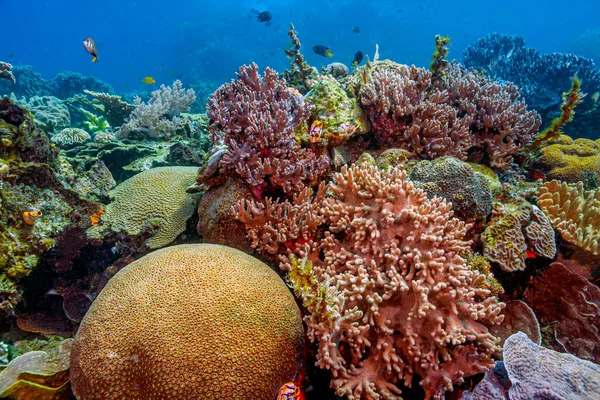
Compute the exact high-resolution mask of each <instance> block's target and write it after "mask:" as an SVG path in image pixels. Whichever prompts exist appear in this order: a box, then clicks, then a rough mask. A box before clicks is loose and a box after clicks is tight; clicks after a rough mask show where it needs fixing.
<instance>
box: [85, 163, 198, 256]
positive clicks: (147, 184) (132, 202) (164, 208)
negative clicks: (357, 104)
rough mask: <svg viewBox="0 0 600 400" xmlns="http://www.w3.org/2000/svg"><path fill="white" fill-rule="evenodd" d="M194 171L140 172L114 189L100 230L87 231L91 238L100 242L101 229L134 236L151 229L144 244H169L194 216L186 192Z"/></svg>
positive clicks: (155, 246) (191, 198)
mask: <svg viewBox="0 0 600 400" xmlns="http://www.w3.org/2000/svg"><path fill="white" fill-rule="evenodd" d="M197 171H198V169H197V168H196V167H160V168H152V169H149V170H147V171H144V172H141V173H139V174H137V175H135V176H133V177H131V178H129V179H127V180H126V181H125V182H123V183H121V184H120V185H119V186H117V187H116V188H115V189H113V190H112V191H111V192H110V193H109V196H110V197H111V198H112V199H114V200H113V202H112V203H110V204H109V205H108V206H107V207H106V210H105V213H104V215H102V224H101V226H100V227H92V228H90V229H89V230H88V236H90V237H91V238H102V231H103V229H104V228H110V229H111V230H112V231H114V232H122V231H123V232H126V233H127V234H128V235H131V236H137V235H139V234H140V233H142V232H144V231H146V230H148V229H150V230H153V231H154V234H153V236H152V237H151V238H150V239H148V240H147V241H146V245H147V246H148V247H149V248H151V249H157V248H159V247H163V246H166V245H168V244H169V243H171V242H172V241H173V240H175V238H176V237H177V236H178V235H179V234H180V233H182V232H183V231H184V230H185V226H186V222H187V220H188V218H189V217H191V215H192V214H193V212H194V209H195V204H196V203H195V200H194V198H193V197H192V195H190V194H188V193H187V192H186V189H187V187H189V186H190V185H191V184H193V183H194V182H195V180H196V176H197Z"/></svg>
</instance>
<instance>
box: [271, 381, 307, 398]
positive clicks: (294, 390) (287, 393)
mask: <svg viewBox="0 0 600 400" xmlns="http://www.w3.org/2000/svg"><path fill="white" fill-rule="evenodd" d="M300 395H301V392H300V388H299V387H298V386H296V384H295V383H294V382H288V383H285V384H283V386H281V387H280V388H279V391H278V392H277V397H276V398H275V400H300Z"/></svg>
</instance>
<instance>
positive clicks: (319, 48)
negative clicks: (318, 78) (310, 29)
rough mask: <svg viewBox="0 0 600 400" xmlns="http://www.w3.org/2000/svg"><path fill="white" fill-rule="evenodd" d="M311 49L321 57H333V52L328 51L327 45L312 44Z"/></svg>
mask: <svg viewBox="0 0 600 400" xmlns="http://www.w3.org/2000/svg"><path fill="white" fill-rule="evenodd" d="M313 51H314V52H315V53H317V54H318V55H320V56H323V57H333V53H332V52H331V51H330V49H329V47H325V46H323V45H321V44H318V45H316V46H313Z"/></svg>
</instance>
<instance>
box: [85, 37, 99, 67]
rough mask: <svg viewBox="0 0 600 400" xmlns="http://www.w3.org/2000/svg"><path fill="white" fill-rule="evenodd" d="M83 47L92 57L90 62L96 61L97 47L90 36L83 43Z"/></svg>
mask: <svg viewBox="0 0 600 400" xmlns="http://www.w3.org/2000/svg"><path fill="white" fill-rule="evenodd" d="M83 47H85V49H86V50H87V52H88V53H90V55H91V56H92V57H93V58H92V62H96V61H98V47H97V46H96V42H95V41H94V39H92V37H91V36H88V37H86V38H85V40H84V41H83Z"/></svg>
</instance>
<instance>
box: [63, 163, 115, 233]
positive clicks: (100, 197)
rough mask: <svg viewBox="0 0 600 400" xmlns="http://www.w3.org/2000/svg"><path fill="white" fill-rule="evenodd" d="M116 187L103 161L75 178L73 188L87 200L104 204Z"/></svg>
mask: <svg viewBox="0 0 600 400" xmlns="http://www.w3.org/2000/svg"><path fill="white" fill-rule="evenodd" d="M116 185H117V182H115V180H114V178H113V176H112V174H111V173H110V170H109V169H108V168H107V167H106V165H105V164H104V163H103V162H102V161H97V162H96V163H95V164H94V165H92V167H91V168H90V169H89V170H87V171H85V172H84V173H83V174H82V175H81V176H78V177H76V178H75V180H74V182H73V186H72V187H73V190H75V191H76V192H78V193H79V194H81V196H83V197H85V198H86V199H90V200H93V201H99V202H104V201H105V200H106V199H108V198H109V193H110V191H111V189H112V188H114V187H115V186H116ZM92 225H93V224H92Z"/></svg>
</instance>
